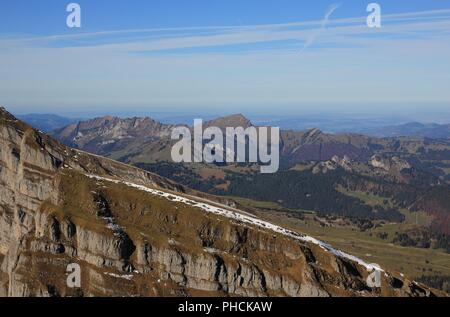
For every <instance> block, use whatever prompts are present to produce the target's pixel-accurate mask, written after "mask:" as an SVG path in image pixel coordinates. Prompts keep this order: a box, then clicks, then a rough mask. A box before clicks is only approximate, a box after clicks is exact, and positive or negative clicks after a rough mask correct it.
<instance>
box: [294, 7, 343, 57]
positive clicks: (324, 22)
mask: <svg viewBox="0 0 450 317" xmlns="http://www.w3.org/2000/svg"><path fill="white" fill-rule="evenodd" d="M341 5H342V3H334V4H332V5H330V6H329V7H328V9H327V11H326V12H325V16H324V18H323V20H322V23H321V24H320V29H318V30H317V31H316V32H315V33H314V34H312V35H311V36H310V37H309V38H308V40H307V41H306V43H305V45H304V46H303V48H302V50H301V51H300V53H303V51H304V50H306V49H307V48H308V47H310V46H311V44H313V43H314V41H315V40H316V39H317V37H318V36H319V35H320V34H321V33H322V32H323V31H324V30H325V28H326V27H327V24H328V21H329V20H330V16H331V15H332V14H333V13H334V11H336V10H337V8H339V7H340V6H341Z"/></svg>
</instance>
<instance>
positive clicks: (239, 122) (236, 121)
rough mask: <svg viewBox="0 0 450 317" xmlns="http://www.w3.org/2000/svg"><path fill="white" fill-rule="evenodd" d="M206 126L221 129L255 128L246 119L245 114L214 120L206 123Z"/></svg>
mask: <svg viewBox="0 0 450 317" xmlns="http://www.w3.org/2000/svg"><path fill="white" fill-rule="evenodd" d="M205 126H216V127H219V128H226V127H233V128H236V127H243V128H248V127H251V126H253V124H252V123H251V121H250V120H249V119H248V118H246V117H245V116H244V115H243V114H240V113H238V114H233V115H229V116H225V117H220V118H217V119H213V120H210V121H207V122H206V123H205Z"/></svg>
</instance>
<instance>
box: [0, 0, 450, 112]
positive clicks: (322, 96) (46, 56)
mask: <svg viewBox="0 0 450 317" xmlns="http://www.w3.org/2000/svg"><path fill="white" fill-rule="evenodd" d="M69 2H70V1H60V0H14V1H13V0H2V1H1V2H0V69H1V71H0V104H1V105H4V106H6V107H8V108H9V109H11V110H13V111H15V112H30V111H33V112H55V113H66V112H70V113H77V112H79V113H86V112H89V111H93V110H94V109H95V112H96V113H99V112H104V113H107V112H124V111H130V112H132V111H140V112H142V111H148V112H151V111H163V110H167V111H179V110H183V111H189V109H200V110H203V111H205V112H220V111H223V112H234V111H240V112H257V111H263V112H265V113H270V112H273V113H279V112H292V113H295V114H297V115H298V114H301V113H302V112H307V111H308V112H311V111H317V112H320V111H327V112H330V111H334V112H346V111H348V112H379V113H390V112H395V111H396V112H404V111H416V112H421V111H422V112H423V111H436V112H446V111H449V108H450V89H448V84H449V82H450V58H449V57H448V56H450V1H447V0H429V1H425V0H423V1H417V0H416V1H411V0H409V1H407V0H389V1H377V3H379V4H380V5H381V8H382V27H381V28H380V29H369V28H368V27H367V26H366V22H365V20H366V17H367V15H368V13H366V6H367V4H368V3H370V1H359V0H351V1H350V0H347V1H334V2H333V1H323V0H319V1H300V0H160V1H143V0H142V1H138V0H129V1H123V0H115V1H103V0H95V1H94V0H85V1H82V0H79V1H74V2H77V3H79V4H80V5H81V8H82V28H81V29H69V28H67V26H66V24H65V20H66V16H67V13H66V12H65V7H66V5H67V4H68V3H69ZM333 4H335V5H337V9H336V10H335V11H333V13H332V14H331V15H330V17H329V20H328V23H326V24H324V17H325V15H326V13H327V12H328V13H329V12H330V11H329V8H330V6H331V5H333Z"/></svg>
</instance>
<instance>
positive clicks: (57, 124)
mask: <svg viewBox="0 0 450 317" xmlns="http://www.w3.org/2000/svg"><path fill="white" fill-rule="evenodd" d="M17 118H19V119H20V120H22V121H25V122H26V123H28V124H30V125H32V126H33V127H35V128H37V129H39V130H41V131H44V132H51V131H54V130H56V129H60V128H62V127H65V126H67V125H69V124H72V123H75V122H77V121H78V120H79V119H75V118H66V117H62V116H58V115H54V114H25V115H18V116H17Z"/></svg>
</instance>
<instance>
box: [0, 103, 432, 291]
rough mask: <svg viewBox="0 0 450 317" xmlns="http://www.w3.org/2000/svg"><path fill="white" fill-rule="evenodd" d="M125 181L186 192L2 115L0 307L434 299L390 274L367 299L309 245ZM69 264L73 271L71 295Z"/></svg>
mask: <svg viewBox="0 0 450 317" xmlns="http://www.w3.org/2000/svg"><path fill="white" fill-rule="evenodd" d="M91 174H95V175H103V176H108V177H109V178H113V179H116V180H120V182H106V181H102V180H101V179H99V178H92V177H89V175H91ZM126 181H133V182H134V183H135V184H141V185H145V186H148V187H151V188H157V189H159V190H161V191H165V192H167V193H177V194H179V195H184V193H183V192H184V191H185V189H184V188H183V187H181V186H179V185H177V184H175V183H173V182H170V181H167V180H165V179H163V178H161V177H158V176H156V175H153V174H150V173H146V172H144V171H142V170H139V169H136V168H132V167H129V166H126V165H123V164H120V163H117V162H114V161H110V160H107V159H104V158H101V157H97V156H92V155H89V154H86V153H84V152H80V151H75V150H71V149H69V148H66V147H64V146H62V145H61V144H59V143H57V142H55V141H54V140H52V139H51V138H49V137H47V136H46V135H44V134H42V133H40V132H38V131H36V130H34V129H32V128H31V127H29V126H27V125H26V124H23V123H21V122H20V121H17V120H16V119H15V118H14V117H13V116H11V115H10V114H8V113H7V112H6V111H5V110H4V109H2V110H0V296H189V295H199V296H215V295H221V296H227V295H229V296H380V295H385V296H430V295H433V293H432V292H431V291H430V290H428V289H427V288H425V287H422V286H420V285H418V284H416V283H414V282H411V281H408V280H406V279H404V278H401V277H399V276H394V275H392V274H390V273H387V272H386V273H383V274H382V280H381V285H379V287H378V286H377V287H369V286H368V284H367V282H366V280H367V277H368V274H369V273H370V272H368V271H367V269H366V267H364V266H363V265H360V264H358V263H356V262H355V261H352V260H350V259H348V258H343V257H340V256H338V255H335V254H333V253H332V252H330V251H329V250H326V249H324V248H322V247H320V246H319V245H317V244H313V243H307V242H304V243H303V242H299V241H298V240H296V239H293V238H292V237H290V236H287V235H283V234H281V233H279V232H275V231H273V230H270V228H264V227H261V226H259V227H258V226H254V225H251V224H247V223H242V222H239V221H237V220H233V219H230V218H226V217H224V216H220V215H217V214H213V213H207V212H204V211H203V210H202V209H200V208H197V207H196V206H193V205H189V204H185V203H181V202H180V201H177V200H176V199H172V198H171V197H170V196H169V197H168V198H164V197H158V196H155V195H152V194H149V193H147V192H144V191H140V190H138V189H136V188H133V187H130V186H126V185H124V184H123V182H126ZM136 186H137V185H136ZM136 186H135V187H136ZM196 199H198V201H199V203H203V202H204V201H205V198H196ZM209 203H212V202H209ZM236 212H237V211H236ZM72 264H76V265H78V266H79V267H80V285H79V286H75V287H73V285H71V284H70V283H67V280H68V278H69V277H70V276H69V275H68V272H67V268H68V267H70V265H72Z"/></svg>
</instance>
